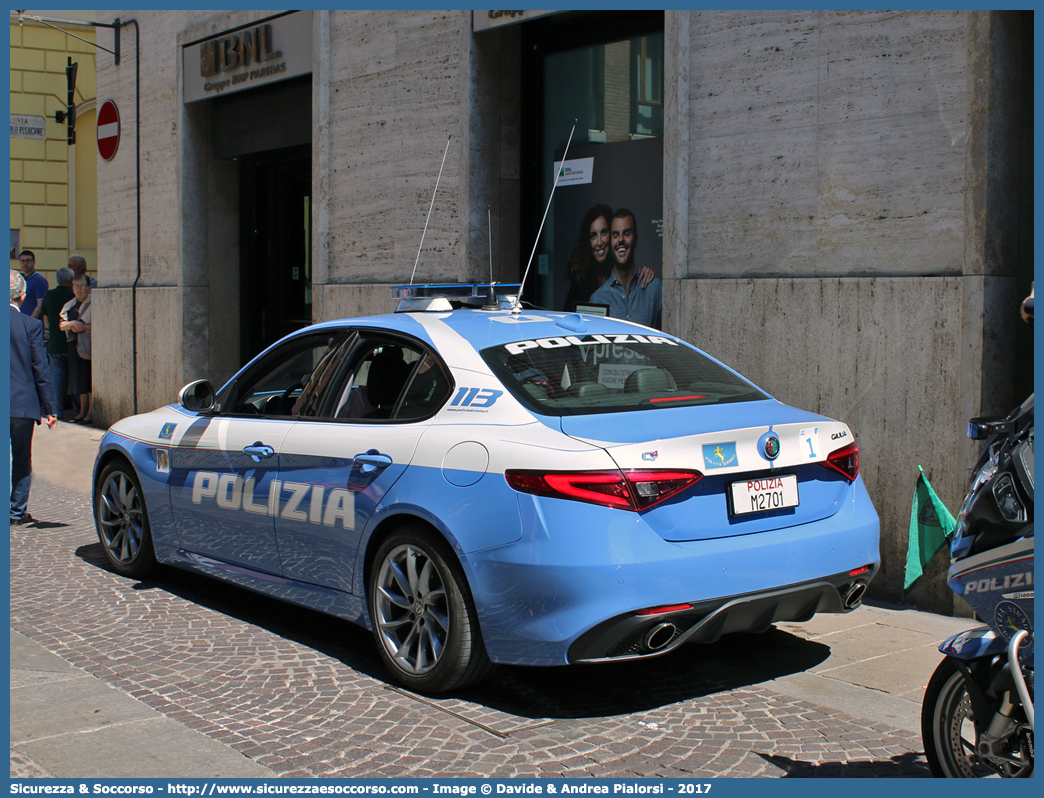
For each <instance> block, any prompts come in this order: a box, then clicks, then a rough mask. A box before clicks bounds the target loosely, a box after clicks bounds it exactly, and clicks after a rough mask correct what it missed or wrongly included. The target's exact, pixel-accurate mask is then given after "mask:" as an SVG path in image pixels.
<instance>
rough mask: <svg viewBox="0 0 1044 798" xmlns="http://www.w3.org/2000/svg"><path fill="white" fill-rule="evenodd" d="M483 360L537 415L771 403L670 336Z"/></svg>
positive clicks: (546, 342) (546, 345)
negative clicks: (765, 401)
mask: <svg viewBox="0 0 1044 798" xmlns="http://www.w3.org/2000/svg"><path fill="white" fill-rule="evenodd" d="M482 357H483V358H484V359H485V361H486V363H487V364H488V365H489V366H490V368H491V369H492V370H493V372H494V373H495V374H496V375H497V376H498V377H499V378H500V380H501V381H502V382H503V383H504V385H505V386H506V387H507V389H508V390H509V391H511V392H512V393H513V394H514V395H515V396H517V397H518V398H519V400H521V401H522V402H523V404H525V405H527V406H529V407H531V408H532V409H534V410H535V411H536V412H538V413H541V414H544V415H552V416H566V415H585V414H589V413H618V412H626V411H633V410H653V409H658V408H667V407H692V406H699V405H713V404H725V403H731V402H751V401H757V400H760V399H766V398H768V397H767V396H766V395H765V394H764V393H762V392H761V391H760V390H758V389H757V388H756V387H755V386H754V385H752V384H751V383H749V382H747V381H746V380H744V379H743V378H742V377H740V376H739V375H737V374H735V373H733V372H732V371H730V370H729V369H727V368H725V367H724V366H723V365H721V364H720V363H718V362H717V361H715V360H712V359H711V358H709V357H707V356H706V355H704V354H703V353H702V352H700V351H699V350H697V349H694V348H692V347H690V346H688V345H686V344H684V343H681V342H679V341H677V340H675V339H672V338H668V337H666V336H654V335H639V334H636V333H627V334H623V333H617V334H602V335H583V336H578V335H566V336H561V337H554V338H535V339H531V340H524V341H514V342H512V343H508V344H503V345H500V346H493V347H489V348H487V349H484V350H482Z"/></svg>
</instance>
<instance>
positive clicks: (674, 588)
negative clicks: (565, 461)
mask: <svg viewBox="0 0 1044 798" xmlns="http://www.w3.org/2000/svg"><path fill="white" fill-rule="evenodd" d="M723 500H724V499H723ZM519 511H520V517H521V522H522V530H523V534H522V538H521V539H520V540H518V541H516V542H514V543H511V544H508V545H506V546H499V547H495V548H492V549H486V550H483V551H477V552H471V553H469V554H466V555H463V556H462V557H461V563H462V565H463V567H464V570H465V573H466V574H467V577H468V583H469V586H470V588H471V591H472V594H473V595H474V597H475V604H476V608H477V611H478V616H479V626H480V628H481V632H482V638H483V642H484V643H485V646H486V650H487V652H488V653H489V656H490V659H492V660H493V661H494V662H499V663H504V664H514V665H541V666H546V665H566V664H568V663H570V662H575V661H577V660H580V659H583V660H585V661H586V660H597V659H617V658H619V657H620V656H648V655H651V654H652V653H654V652H651V651H647V652H641V651H630V652H629V653H628V651H627V647H626V646H624V647H623V648H622V649H621V648H620V646H621V643H622V642H623V640H624V638H626V637H628V636H629V635H633V634H635V633H637V632H639V631H641V632H642V634H643V635H644V633H645V632H646V631H647V628H648V627H647V626H646V625H645V624H639V623H636V622H633V621H629V620H628V619H630V618H634V617H645V616H636V612H637V611H640V610H642V609H643V608H648V607H659V606H663V605H673V604H681V603H688V604H690V605H694V607H696V608H698V609H693V610H686V611H685V612H686V614H687V615H688V616H691V617H690V618H689V619H688V625H687V626H686V627H685V628H684V629H683V630H682V631H683V632H690V630H691V633H690V634H688V635H687V636H686V639H692V640H702V641H704V642H707V641H709V640H712V639H716V637H717V636H718V635H720V634H723V633H727V632H731V631H740V630H751V629H756V628H761V627H763V626H767V625H768V624H771V623H774V622H777V621H782V620H784V619H791V620H796V619H798V618H801V617H807V616H808V615H809V614H810V613H815V612H831V611H833V612H840V611H843V602H842V600H841V590H842V588H843V586H844V585H845V583H846V582H850V581H854V578H852V577H849V576H848V574H849V573H850V572H851V571H852V570H854V569H858V568H862V567H863V566H869V567H870V571H869V572H868V573H866V574H863V575H862V576H861V578H862V580H863V581H866V582H868V581H869V579H870V578H872V576H873V574H874V573H876V571H877V570H878V565H879V563H880V559H881V558H880V553H879V547H878V543H879V540H878V539H879V524H878V518H877V513H876V512H875V511H874V508H873V504H872V503H871V501H870V497H869V496H867V494H866V489H865V488H864V487H863V485H862V482H861V481H858V480H857V482H856V483H855V484H853V485H852V486H851V489H850V490H849V491H848V493H847V495H846V497H845V498H844V500H843V501H841V502H839V507H838V512H837V513H835V514H834V515H833V516H830V517H829V518H824V519H821V520H819V521H815V522H813V523H809V524H803V525H798V526H792V527H787V528H783V529H773V530H767V531H764V532H759V533H756V534H749V535H737V536H735V537H728V538H722V537H718V538H712V539H709V540H698V541H689V542H685V543H671V542H669V541H666V540H664V539H663V538H662V537H660V536H659V535H658V534H656V533H655V532H654V531H652V530H651V529H650V528H649V526H648V525H647V524H646V523H645V521H644V520H643V518H642V516H641V515H640V514H636V513H631V512H627V511H623V510H614V509H610V508H601V507H596V506H594V505H590V504H582V503H580V502H571V501H566V500H562V499H551V498H544V497H537V496H528V495H524V494H519ZM650 620H655V618H650V617H646V624H647V623H648V621H650ZM717 626H720V629H716V627H717ZM673 642H674V640H673V638H672V639H671V640H670V641H668V645H670V644H671V643H673ZM680 643H681V641H678V642H677V643H675V645H680ZM667 650H669V648H668V649H667ZM655 653H661V652H659V651H657V652H655Z"/></svg>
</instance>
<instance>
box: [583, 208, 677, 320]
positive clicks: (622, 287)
mask: <svg viewBox="0 0 1044 798" xmlns="http://www.w3.org/2000/svg"><path fill="white" fill-rule="evenodd" d="M609 229H610V234H609V248H610V251H611V252H612V257H613V273H612V275H611V276H610V277H609V279H608V280H606V281H605V283H604V284H603V285H602V287H601V288H599V289H598V290H597V291H595V292H594V293H593V294H592V295H591V302H594V303H599V304H606V305H608V306H609V315H610V316H614V317H616V318H619V319H627V320H628V321H634V322H637V323H639V324H644V325H646V326H647V327H655V328H657V329H659V328H660V323H661V310H662V305H663V283H661V282H660V279H659V278H654V279H653V280H652V281H651V282H650V283H649V284H648V285H646V286H643V285H642V284H641V282H640V281H639V280H638V266H637V264H636V263H635V259H634V253H635V250H636V249H637V248H638V228H637V225H636V223H635V216H634V213H632V212H631V211H629V210H628V209H627V208H620V209H619V210H618V211H617V212H616V213H615V214H613V218H612V222H611V223H610V226H609Z"/></svg>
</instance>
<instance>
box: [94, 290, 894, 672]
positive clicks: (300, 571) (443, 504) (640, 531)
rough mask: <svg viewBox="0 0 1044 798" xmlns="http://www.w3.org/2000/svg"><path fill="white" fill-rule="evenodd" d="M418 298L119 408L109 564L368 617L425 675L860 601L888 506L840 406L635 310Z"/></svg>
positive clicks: (839, 608) (101, 479) (725, 627)
mask: <svg viewBox="0 0 1044 798" xmlns="http://www.w3.org/2000/svg"><path fill="white" fill-rule="evenodd" d="M398 294H399V296H400V303H399V312H396V313H393V314H389V315H384V316H371V317H366V318H357V319H346V320H342V321H334V322H327V323H323V324H318V325H315V326H312V327H308V328H306V329H303V330H301V331H299V332H297V333H294V334H293V335H290V336H288V337H287V338H284V339H283V340H281V341H279V342H278V343H276V344H274V345H273V346H271V347H270V348H269V349H267V350H266V351H264V352H262V353H261V354H260V355H259V356H258V357H256V358H255V359H254V360H253V361H252V362H250V363H249V364H248V365H247V366H246V367H245V368H243V369H242V371H240V372H239V373H238V374H237V375H236V376H235V377H233V378H232V380H231V381H230V382H229V383H228V384H227V385H225V386H224V387H223V388H222V389H221V390H220V391H217V392H216V393H215V391H214V390H213V388H211V386H210V385H209V384H208V383H206V382H196V383H192V384H190V385H188V386H186V387H185V388H184V389H182V391H181V394H180V395H179V398H178V403H177V404H173V405H170V406H168V407H164V408H161V409H158V410H156V411H154V412H151V413H145V414H142V415H137V416H133V417H131V418H127V419H124V420H122V421H120V422H118V423H117V424H115V425H114V426H113V427H112V428H111V429H110V430H109V431H108V432H107V433H106V435H105V437H104V438H103V440H102V443H101V447H100V450H99V454H98V459H97V462H96V465H95V473H94V512H95V520H96V523H97V529H98V534H99V537H100V539H101V542H102V544H103V547H104V549H105V554H106V557H107V558H108V561H109V563H110V565H111V567H112V568H113V570H115V571H116V572H118V573H120V574H123V575H125V576H129V577H141V576H143V575H145V574H146V573H147V572H148V571H149V570H150V569H151V568H153V567H154V566H155V565H156V563H157V562H158V563H164V564H167V565H172V566H177V567H179V568H185V569H188V570H190V571H194V572H197V573H202V574H207V575H210V576H213V577H216V578H218V579H223V580H225V581H227V582H232V583H235V584H237V585H241V586H243V587H247V588H249V589H251V590H255V591H258V592H260V593H264V594H267V595H271V596H276V597H278V598H281V599H285V600H287V601H290V602H293V603H295V604H299V605H302V606H305V607H310V608H313V609H316V610H319V611H321V612H325V613H329V614H331V615H336V616H338V617H342V618H347V619H349V620H351V621H353V622H355V623H358V624H360V625H362V626H364V627H367V628H369V629H371V630H372V631H373V634H374V636H375V638H376V641H377V646H378V648H379V650H380V653H381V655H382V657H383V658H384V661H385V662H386V663H387V665H388V667H389V668H390V670H391V671H392V673H393V674H394V676H395V678H396V679H397V680H398V681H400V682H401V683H402V684H404V685H405V686H407V687H408V688H411V689H414V690H418V691H423V692H440V691H446V690H452V689H455V688H460V687H462V686H464V685H466V684H470V683H473V682H475V681H477V680H479V679H481V678H482V677H483V676H485V675H486V674H487V673H488V671H489V669H490V668H491V667H492V664H493V663H513V664H521V665H544V666H548V665H564V664H569V663H578V662H604V661H612V660H625V659H632V658H638V657H648V656H654V655H659V654H663V653H665V652H668V651H671V650H672V649H674V648H676V647H677V646H679V645H681V644H683V643H692V642H700V643H709V642H712V641H714V640H716V639H718V637H719V636H720V635H722V634H726V633H730V632H739V631H757V630H764V629H766V628H768V627H769V626H770V625H771V624H772V623H774V622H779V621H793V620H803V619H807V618H810V617H811V616H812V615H813V614H815V613H816V612H845V611H847V610H851V609H853V608H854V607H856V606H858V605H859V603H860V600H861V597H862V595H863V592H864V591H865V590H866V586H867V585H868V584H869V582H870V580H871V579H872V578H873V576H874V575H875V573H876V572H877V570H878V567H879V562H880V555H879V549H878V536H879V524H878V518H877V514H876V512H875V511H874V507H873V505H872V504H871V501H870V498H869V496H868V495H867V492H866V488H865V487H864V485H863V481H862V480H861V478H860V476H859V450H858V448H857V446H856V444H855V441H854V440H853V435H852V432H851V431H850V430H849V428H848V427H847V426H846V425H845V424H843V423H841V422H839V421H833V420H831V419H828V418H824V417H822V416H819V415H816V414H813V413H809V412H805V411H803V410H798V409H795V408H793V407H789V406H787V405H784V404H782V403H780V402H778V401H776V400H775V399H773V398H772V397H771V396H769V395H767V394H766V393H765V392H764V391H762V390H760V389H758V388H757V387H756V386H755V385H753V384H752V383H751V382H749V381H748V380H746V379H744V378H743V377H741V376H740V375H739V374H737V373H736V372H735V371H733V370H731V369H729V368H727V367H726V366H724V365H722V364H721V363H719V362H717V361H716V360H714V359H713V358H711V357H708V356H707V355H706V354H704V353H702V352H700V351H699V350H698V349H696V348H694V347H693V346H691V345H689V344H687V343H686V342H684V341H682V340H680V339H678V338H676V337H674V336H672V335H668V334H665V333H662V332H659V331H656V330H652V329H649V328H646V327H642V326H639V325H636V324H631V323H628V322H624V321H620V320H617V319H612V318H605V317H599V316H596V315H586V314H584V315H579V314H568V313H556V312H549V311H542V310H530V309H525V310H520V309H519V306H518V302H517V299H516V298H515V297H511V296H503V295H499V294H498V295H497V296H494V295H493V294H494V292H493V291H492V290H491V289H482V288H479V287H477V286H475V287H473V286H463V287H440V288H437V289H432V288H431V287H412V288H407V289H398Z"/></svg>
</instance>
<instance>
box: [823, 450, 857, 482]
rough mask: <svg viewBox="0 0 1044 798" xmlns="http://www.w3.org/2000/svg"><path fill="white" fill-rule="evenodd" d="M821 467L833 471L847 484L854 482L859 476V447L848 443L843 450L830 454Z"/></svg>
mask: <svg viewBox="0 0 1044 798" xmlns="http://www.w3.org/2000/svg"><path fill="white" fill-rule="evenodd" d="M823 465H825V466H828V467H830V468H832V469H834V470H835V471H837V472H838V473H839V474H841V475H842V476H843V477H844V478H845V479H847V480H848V481H849V482H855V478H856V477H858V476H859V447H858V446H856V445H855V444H854V443H850V444H848V446H845V447H844V448H843V449H838V450H837V451H836V452H831V453H830V454H828V455H827V459H826V462H824V463H823Z"/></svg>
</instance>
